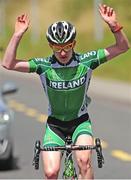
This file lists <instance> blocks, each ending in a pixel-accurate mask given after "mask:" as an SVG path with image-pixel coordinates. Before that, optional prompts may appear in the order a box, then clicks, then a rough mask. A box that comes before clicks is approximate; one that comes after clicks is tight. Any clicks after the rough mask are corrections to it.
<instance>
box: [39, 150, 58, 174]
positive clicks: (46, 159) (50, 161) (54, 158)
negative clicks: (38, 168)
mask: <svg viewBox="0 0 131 180" xmlns="http://www.w3.org/2000/svg"><path fill="white" fill-rule="evenodd" d="M41 155H42V161H43V167H44V169H45V171H48V170H49V169H51V170H54V169H59V168H60V162H61V152H58V151H57V152H56V151H42V154H41Z"/></svg>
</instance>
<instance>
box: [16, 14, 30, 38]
mask: <svg viewBox="0 0 131 180" xmlns="http://www.w3.org/2000/svg"><path fill="white" fill-rule="evenodd" d="M29 23H30V20H29V17H28V16H27V14H22V15H21V16H18V17H17V20H16V23H15V33H17V34H18V35H22V34H23V33H24V32H26V31H27V29H28V27H29Z"/></svg>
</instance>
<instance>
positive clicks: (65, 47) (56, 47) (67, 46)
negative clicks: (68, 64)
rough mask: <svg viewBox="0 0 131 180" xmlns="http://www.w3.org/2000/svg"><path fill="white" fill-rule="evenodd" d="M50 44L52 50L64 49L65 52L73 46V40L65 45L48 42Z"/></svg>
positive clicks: (59, 50)
mask: <svg viewBox="0 0 131 180" xmlns="http://www.w3.org/2000/svg"><path fill="white" fill-rule="evenodd" d="M50 46H51V48H52V49H53V51H54V52H61V51H62V50H64V51H65V52H68V51H70V50H71V49H72V48H73V47H74V41H73V42H72V43H70V44H67V45H65V46H58V45H52V44H50Z"/></svg>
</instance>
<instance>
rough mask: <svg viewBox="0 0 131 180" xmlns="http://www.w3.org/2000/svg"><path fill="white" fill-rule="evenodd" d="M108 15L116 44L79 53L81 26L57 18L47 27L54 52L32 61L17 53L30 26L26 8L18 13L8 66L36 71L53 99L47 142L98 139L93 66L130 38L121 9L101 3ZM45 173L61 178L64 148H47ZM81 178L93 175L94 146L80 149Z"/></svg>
mask: <svg viewBox="0 0 131 180" xmlns="http://www.w3.org/2000/svg"><path fill="white" fill-rule="evenodd" d="M99 12H100V15H101V17H102V18H103V20H104V21H105V22H106V23H107V24H108V25H109V28H110V29H111V31H112V32H113V34H114V37H115V44H113V45H111V46H109V47H107V48H104V49H98V50H93V51H89V52H86V53H83V54H78V53H76V52H75V51H74V47H75V44H76V41H75V37H76V29H75V27H74V26H73V25H72V24H71V23H69V22H66V21H60V22H55V23H53V24H51V25H50V26H49V28H48V30H47V34H46V37H47V40H48V42H49V46H50V47H51V48H52V50H53V55H52V56H50V57H47V58H43V57H42V58H33V59H30V60H29V61H24V60H18V59H16V51H17V47H18V45H19V43H20V40H21V38H22V37H23V35H24V33H25V32H26V30H27V29H28V27H29V18H28V16H27V15H26V14H24V15H21V16H19V17H18V18H17V20H16V24H15V32H14V34H13V36H12V38H11V40H10V42H9V44H8V46H7V49H6V51H5V55H4V57H3V63H2V65H3V67H5V68H6V69H9V70H15V71H21V72H36V73H37V74H38V75H39V76H40V79H41V83H42V85H43V88H44V90H45V93H46V95H47V97H48V100H49V109H48V110H49V116H48V119H47V124H46V132H45V135H44V138H43V145H45V146H55V145H64V142H65V137H66V135H68V134H70V135H71V136H72V140H73V142H74V143H76V144H78V145H79V144H80V145H87V144H88V145H93V133H92V128H91V121H90V118H89V115H88V113H87V106H88V98H87V95H86V92H87V89H88V86H89V82H90V79H91V73H92V70H94V69H95V68H97V67H98V66H99V65H100V64H102V63H104V62H106V61H108V60H110V59H112V58H114V57H116V56H118V55H119V54H121V53H124V52H126V51H127V50H128V49H129V42H128V40H127V37H126V36H125V35H124V33H123V31H122V26H121V25H120V24H119V23H118V22H117V19H116V14H115V11H114V10H113V9H112V8H111V7H108V6H106V5H100V6H99ZM42 159H43V165H44V166H43V167H44V174H45V176H46V178H47V179H57V177H58V172H59V169H60V160H61V154H60V152H42ZM76 159H77V163H78V167H79V178H80V179H81V178H82V179H93V178H94V175H93V168H92V165H91V151H84V152H83V151H82V152H81V151H77V152H76Z"/></svg>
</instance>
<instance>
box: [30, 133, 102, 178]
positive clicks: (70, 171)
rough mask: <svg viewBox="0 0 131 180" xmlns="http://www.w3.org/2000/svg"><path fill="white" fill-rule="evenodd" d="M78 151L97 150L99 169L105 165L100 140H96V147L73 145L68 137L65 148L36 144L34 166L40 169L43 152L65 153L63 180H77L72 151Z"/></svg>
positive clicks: (38, 142) (37, 142)
mask: <svg viewBox="0 0 131 180" xmlns="http://www.w3.org/2000/svg"><path fill="white" fill-rule="evenodd" d="M76 150H79V151H81V150H96V153H97V162H98V168H102V167H103V164H104V157H103V154H102V146H101V141H100V139H99V138H96V139H95V145H94V146H93V145H73V144H72V140H71V137H69V136H67V138H66V141H65V146H54V147H50V146H49V147H47V146H42V147H41V143H40V141H39V140H37V141H36V143H35V148H34V158H33V163H32V165H33V166H34V167H35V169H39V155H40V152H41V151H65V152H66V156H65V168H64V171H63V179H69V178H71V179H77V173H76V169H75V166H74V162H73V158H72V151H76Z"/></svg>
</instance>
